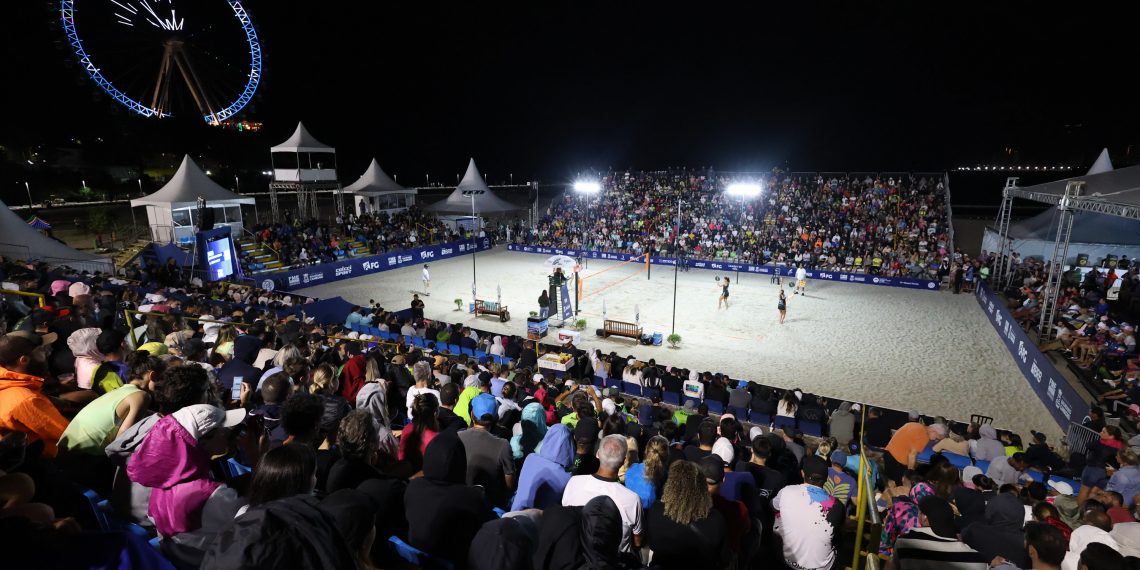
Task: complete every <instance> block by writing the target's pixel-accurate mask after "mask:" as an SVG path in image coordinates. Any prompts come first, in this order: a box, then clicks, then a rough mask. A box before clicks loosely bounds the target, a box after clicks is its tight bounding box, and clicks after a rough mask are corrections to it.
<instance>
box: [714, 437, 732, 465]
mask: <svg viewBox="0 0 1140 570" xmlns="http://www.w3.org/2000/svg"><path fill="white" fill-rule="evenodd" d="M712 454H713V455H715V456H717V457H719V458H720V460H721V461H723V462H724V464H725V465H732V461H733V459H735V458H736V451H734V450H733V449H732V443H731V442H729V441H728V439H727V438H723V437H721V438H718V439H717V440H716V442H715V443H713V448H712Z"/></svg>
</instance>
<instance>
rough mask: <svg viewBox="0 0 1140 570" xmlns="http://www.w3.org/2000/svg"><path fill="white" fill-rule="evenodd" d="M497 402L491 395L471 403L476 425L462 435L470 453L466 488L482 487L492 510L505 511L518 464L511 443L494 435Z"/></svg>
mask: <svg viewBox="0 0 1140 570" xmlns="http://www.w3.org/2000/svg"><path fill="white" fill-rule="evenodd" d="M497 407H498V402H496V401H495V397H494V396H492V395H490V394H480V395H478V396H476V397H475V398H474V399H473V400H471V418H472V420H473V425H472V426H471V427H470V428H469V429H465V430H463V431H461V432H459V440H460V441H462V442H463V448H464V449H465V450H466V451H467V484H468V485H475V486H480V487H482V488H483V490H484V492H485V493H486V495H487V501H488V502H489V503H490V504H491V506H493V507H500V508H502V507H506V506H508V504H507V499H508V498H509V497H510V494H511V492H512V491H513V490H514V486H515V462H514V458H512V457H511V445H510V443H509V442H508V441H507V440H505V439H503V438H501V437H499V436H497V435H495V434H493V433H491V428H493V427H494V426H495V420H496V418H497V417H498V416H497V415H496V408H497Z"/></svg>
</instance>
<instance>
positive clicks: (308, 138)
mask: <svg viewBox="0 0 1140 570" xmlns="http://www.w3.org/2000/svg"><path fill="white" fill-rule="evenodd" d="M269 151H270V152H334V150H333V147H331V146H329V145H327V144H325V143H323V142H321V141H319V140H317V137H314V136H313V135H311V134H309V131H308V129H306V128H305V125H304V123H301V122H300V121H298V122H297V128H296V129H295V130H294V131H293V134H292V135H290V136H289V138H288V139H287V140H286V141H285V142H283V143H281V144H279V145H277V146H275V147H272V148H270V149H269Z"/></svg>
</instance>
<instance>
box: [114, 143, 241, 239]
mask: <svg viewBox="0 0 1140 570" xmlns="http://www.w3.org/2000/svg"><path fill="white" fill-rule="evenodd" d="M199 198H202V199H204V200H205V201H206V207H207V208H213V209H214V223H215V225H216V226H217V225H228V226H230V227H231V228H234V229H235V230H236V232H237V233H240V232H241V229H242V219H241V205H242V204H253V203H254V199H253V197H252V196H241V195H239V194H234V193H233V192H230V191H229V190H226V189H225V188H222V187H221V186H219V185H218V183H216V182H214V181H213V180H211V179H210V177H209V176H206V173H205V172H202V169H201V168H200V167H199V166H198V164H197V163H195V162H194V160H193V159H191V158H190V155H186V156H185V157H183V159H182V164H181V165H180V166H179V167H178V171H177V172H175V173H174V176H172V177H171V178H170V181H169V182H167V183H166V185H164V186H163V187H162V188H159V189H158V191H157V192H155V193H153V194H150V195H148V196H143V197H142V198H138V199H135V200H131V207H132V208H134V207H138V206H144V207H146V217H147V223H149V224H150V231H151V239H152V240H153V241H156V242H160V243H168V242H184V241H188V240H191V239H193V235H194V226H196V225H197V224H198V211H197V210H198V199H199Z"/></svg>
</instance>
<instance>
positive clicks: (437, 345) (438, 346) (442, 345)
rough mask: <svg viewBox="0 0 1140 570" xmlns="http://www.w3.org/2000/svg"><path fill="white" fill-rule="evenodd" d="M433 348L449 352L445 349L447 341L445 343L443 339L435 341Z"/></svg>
mask: <svg viewBox="0 0 1140 570" xmlns="http://www.w3.org/2000/svg"><path fill="white" fill-rule="evenodd" d="M435 349H436V350H438V351H440V352H450V351H449V350H448V349H447V343H446V342H443V341H438V342H436V343H435Z"/></svg>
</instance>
